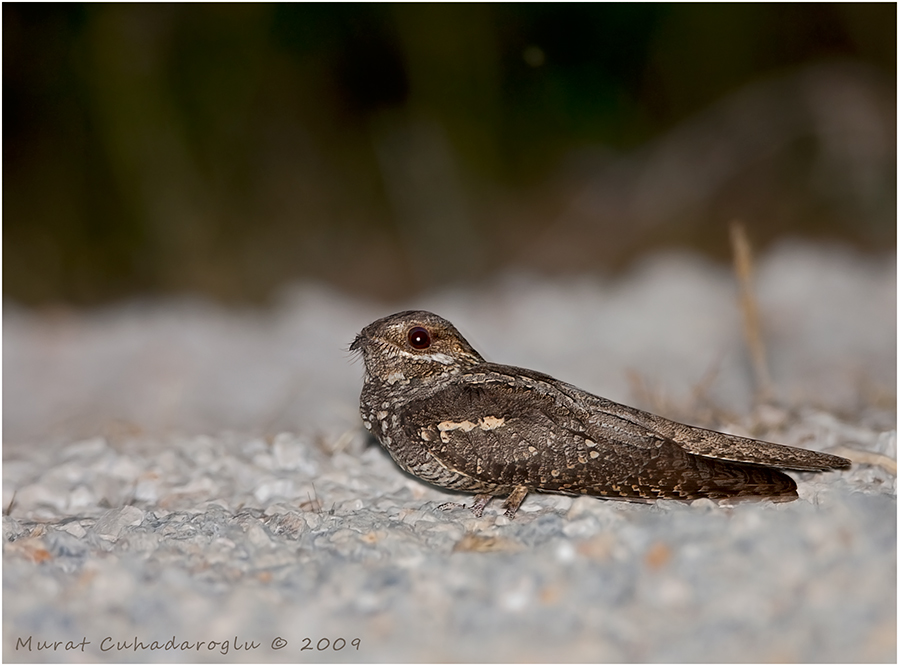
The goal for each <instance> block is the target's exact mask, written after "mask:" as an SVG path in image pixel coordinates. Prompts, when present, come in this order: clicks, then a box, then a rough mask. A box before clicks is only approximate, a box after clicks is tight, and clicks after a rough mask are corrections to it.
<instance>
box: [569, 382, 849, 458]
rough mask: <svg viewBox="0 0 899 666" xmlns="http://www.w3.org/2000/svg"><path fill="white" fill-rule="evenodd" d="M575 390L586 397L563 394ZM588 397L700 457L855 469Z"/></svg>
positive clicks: (595, 405)
mask: <svg viewBox="0 0 899 666" xmlns="http://www.w3.org/2000/svg"><path fill="white" fill-rule="evenodd" d="M572 390H573V391H576V392H578V393H579V394H584V392H583V391H580V389H577V388H575V387H573V386H570V385H565V386H563V387H562V391H563V392H565V393H569V392H572ZM586 395H588V396H589V398H588V399H587V402H588V403H589V404H590V407H591V410H592V411H597V410H598V411H601V412H603V413H604V414H608V415H610V416H614V417H616V418H620V419H624V420H626V421H630V422H631V423H635V424H638V425H641V426H643V427H645V428H647V429H649V430H651V431H652V432H655V433H658V434H659V435H660V436H662V437H665V438H667V439H670V440H672V441H674V442H676V443H677V444H679V445H680V446H681V447H683V448H684V450H686V451H687V452H689V453H692V454H694V455H697V456H704V457H706V458H714V459H716V460H727V461H732V462H740V463H748V464H752V465H766V466H769V467H777V468H779V469H790V470H797V471H810V472H820V471H825V470H829V469H845V468H847V467H849V466H850V465H851V462H850V461H849V460H847V459H846V458H841V457H839V456H834V455H831V454H829V453H821V452H819V451H811V450H809V449H801V448H798V447H795V446H787V445H785V444H775V443H773V442H765V441H762V440H759V439H751V438H749V437H740V436H738V435H728V434H725V433H721V432H716V431H715V430H706V429H705V428H698V427H696V426H690V425H685V424H683V423H677V422H676V421H671V420H669V419H666V418H663V417H661V416H656V415H655V414H651V413H649V412H644V411H642V410H640V409H636V408H634V407H628V406H627V405H622V404H619V403H617V402H612V401H611V400H606V399H605V398H600V397H598V396H594V395H590V394H586Z"/></svg>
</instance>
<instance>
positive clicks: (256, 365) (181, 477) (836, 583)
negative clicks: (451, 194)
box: [3, 245, 897, 662]
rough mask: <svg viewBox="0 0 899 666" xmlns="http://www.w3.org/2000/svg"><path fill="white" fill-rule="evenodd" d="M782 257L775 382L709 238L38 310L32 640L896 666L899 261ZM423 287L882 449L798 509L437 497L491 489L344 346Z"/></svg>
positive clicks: (23, 488) (554, 342)
mask: <svg viewBox="0 0 899 666" xmlns="http://www.w3.org/2000/svg"><path fill="white" fill-rule="evenodd" d="M757 271H758V272H757V287H758V297H759V305H760V308H761V313H762V322H763V328H764V332H765V337H766V341H767V343H768V354H769V361H770V365H771V374H772V377H773V380H774V384H775V390H776V396H777V400H776V403H775V404H773V405H766V406H753V403H752V379H751V373H750V366H749V362H748V355H747V354H746V352H745V345H744V342H743V337H742V324H741V319H740V312H739V309H738V307H737V299H736V288H735V285H734V281H733V279H732V277H731V274H730V272H729V271H728V270H727V269H726V268H724V267H720V266H716V265H713V264H710V263H708V262H706V261H704V260H702V259H698V258H696V257H694V256H691V255H679V254H669V255H664V256H659V257H655V258H652V259H648V260H646V261H645V262H644V263H643V264H641V265H640V266H637V267H635V268H634V269H633V270H632V271H631V272H630V273H629V274H628V275H626V276H624V277H622V278H620V279H617V280H602V279H598V278H595V277H589V278H588V277H581V278H577V279H575V278H559V279H554V280H547V279H538V278H536V277H533V276H526V275H506V276H505V277H503V278H502V279H499V280H496V281H495V282H493V283H491V284H488V285H481V286H479V287H478V288H476V289H475V288H471V289H462V288H459V289H456V290H453V291H446V292H442V293H436V294H431V295H429V296H427V297H422V298H419V299H416V300H415V301H414V302H409V303H399V304H393V305H387V306H385V305H378V304H374V303H368V302H359V301H355V300H353V299H351V298H348V297H346V296H343V295H340V294H336V293H333V292H331V291H329V290H328V289H326V288H323V287H316V286H301V287H297V288H295V289H294V290H292V291H291V292H289V293H285V295H284V297H283V298H282V299H281V300H280V302H279V303H278V305H277V306H275V307H273V308H271V309H268V310H257V311H230V310H225V309H222V308H219V307H215V306H212V305H209V304H207V303H203V302H192V301H179V302H168V301H166V302H158V303H133V304H129V305H122V306H117V307H113V308H109V309H105V310H101V311H93V312H66V311H56V312H51V313H47V312H43V313H34V312H30V311H27V310H22V309H19V308H16V307H13V306H10V305H8V304H7V306H6V307H5V308H4V321H3V341H4V345H3V379H4V389H5V390H4V392H3V407H4V409H3V427H4V437H3V439H4V450H3V504H4V508H5V514H6V515H4V520H3V529H4V558H3V565H4V566H3V585H4V595H3V601H4V604H3V620H4V622H3V647H4V652H3V657H4V659H5V660H7V661H49V662H53V661H57V662H58V661H112V662H122V661H125V662H132V661H133V662H147V661H154V662H155V661H187V662H192V661H253V662H260V661H261V662H268V661H354V662H357V661H361V662H388V661H550V662H559V661H562V662H566V661H663V662H681V661H703V662H718V661H741V662H761V661H827V662H881V661H884V662H895V660H896V584H897V581H896V466H895V465H896V430H895V428H896V262H895V255H890V256H888V257H884V258H880V259H872V258H870V257H863V256H859V255H855V254H853V253H851V252H849V251H847V250H842V249H838V248H821V247H812V246H806V245H783V246H781V247H779V248H777V249H776V250H774V251H773V252H771V253H769V254H767V255H765V256H764V257H762V259H761V261H760V262H759V265H758V267H757ZM407 307H424V308H426V309H430V310H433V311H435V312H437V313H438V314H440V315H442V316H444V317H446V318H448V319H450V321H452V322H453V323H455V324H456V326H457V327H458V328H459V329H460V330H461V331H462V333H463V334H464V335H466V337H468V339H469V340H470V341H471V342H472V343H473V345H474V346H475V347H476V348H477V349H478V350H479V351H480V352H481V353H482V354H483V355H484V356H486V357H487V358H489V359H491V360H495V361H499V362H503V363H510V364H515V365H524V366H527V367H531V368H534V369H537V370H542V371H544V372H549V373H550V374H553V375H555V376H557V377H560V378H563V379H565V380H567V381H571V382H573V383H575V384H577V385H579V386H581V387H582V388H585V389H587V390H591V391H594V392H596V393H599V394H601V395H605V396H606V397H609V398H612V399H617V400H621V401H623V402H628V403H630V404H635V405H637V406H642V407H646V408H651V409H653V410H655V411H659V412H661V413H663V414H664V415H667V416H671V417H674V418H679V419H682V420H687V421H691V422H694V423H697V424H699V425H711V426H715V427H720V428H723V429H728V430H730V431H733V432H742V433H749V434H754V435H757V436H761V437H764V438H768V439H771V440H774V441H779V442H783V443H785V444H793V445H798V446H807V447H810V448H814V449H818V450H832V451H836V452H838V453H841V454H843V455H847V454H848V455H851V456H852V457H853V458H854V459H856V460H857V461H859V462H857V464H855V465H854V466H853V469H852V470H850V471H848V472H831V473H827V474H822V475H817V476H815V475H796V478H797V479H798V481H799V490H800V499H799V500H797V501H795V502H791V503H785V504H774V503H770V502H758V503H743V504H737V505H735V506H719V505H717V504H714V503H712V502H710V501H708V500H700V501H697V502H693V503H692V504H689V505H687V504H681V503H677V502H659V503H656V504H654V505H650V504H645V505H644V504H628V503H620V502H604V501H600V500H596V499H593V498H578V499H575V500H572V499H571V498H565V497H554V496H533V495H532V496H530V497H529V498H528V499H527V500H526V501H525V503H524V505H523V506H522V509H521V511H520V512H519V514H518V515H517V516H516V518H515V520H514V521H511V522H510V521H509V520H507V519H506V518H505V517H504V516H502V515H501V512H500V510H499V507H498V506H493V505H490V506H489V507H488V509H487V511H486V513H485V515H484V516H483V517H482V518H480V519H477V518H474V516H472V515H471V514H470V512H468V511H466V510H454V511H450V512H441V511H437V510H435V507H436V506H437V504H439V503H441V502H443V501H446V500H448V499H453V500H462V501H465V500H466V498H465V497H460V496H453V495H450V494H448V493H444V492H441V491H439V490H437V489H434V488H431V487H429V486H426V485H424V484H422V483H420V482H418V481H416V480H415V479H413V478H411V477H409V476H407V475H405V474H404V473H402V472H401V471H399V469H398V468H397V467H396V466H395V465H394V464H393V463H392V462H391V461H390V459H389V458H388V457H387V456H386V455H385V454H384V453H383V452H382V451H381V449H380V448H379V447H377V445H370V443H369V442H368V440H367V439H366V438H365V436H364V434H363V432H362V430H361V428H360V421H359V418H358V413H357V407H356V406H357V398H358V392H359V389H360V388H361V366H360V364H359V363H358V362H353V359H352V356H350V355H349V354H348V353H347V352H346V351H345V350H346V346H347V344H348V343H349V342H350V341H351V340H352V338H353V336H354V335H355V333H356V332H357V331H358V330H359V329H360V328H361V327H362V326H364V325H365V324H367V323H369V322H370V321H372V320H373V319H375V318H377V317H380V316H383V315H385V314H388V313H389V312H391V311H395V310H399V309H404V308H407ZM355 639H358V641H356V644H355V645H354V644H353V641H354V640H355ZM135 641H137V643H138V646H137V649H136V650H135V649H134V642H135ZM211 642H214V643H211ZM251 643H252V644H255V645H256V647H253V645H250V644H251ZM341 646H342V647H341ZM304 647H308V648H310V649H307V650H304V649H303V648H304ZM335 647H340V648H341V649H338V650H335Z"/></svg>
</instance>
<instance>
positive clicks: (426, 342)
mask: <svg viewBox="0 0 899 666" xmlns="http://www.w3.org/2000/svg"><path fill="white" fill-rule="evenodd" d="M408 337H409V344H410V345H412V346H413V347H414V348H415V349H427V348H428V347H430V346H431V334H430V333H428V330H427V329H426V328H422V327H421V326H415V327H413V328H410V329H409V336H408Z"/></svg>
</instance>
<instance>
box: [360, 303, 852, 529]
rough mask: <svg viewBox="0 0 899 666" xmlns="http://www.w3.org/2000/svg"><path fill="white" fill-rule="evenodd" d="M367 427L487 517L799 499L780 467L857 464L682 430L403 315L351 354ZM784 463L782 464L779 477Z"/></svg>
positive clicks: (421, 473) (430, 319) (376, 326)
mask: <svg viewBox="0 0 899 666" xmlns="http://www.w3.org/2000/svg"><path fill="white" fill-rule="evenodd" d="M350 350H351V351H355V352H359V353H361V355H362V358H363V359H364V362H365V377H364V384H363V387H362V396H361V399H360V403H361V406H360V409H361V413H362V421H363V422H364V424H365V427H366V428H368V429H369V430H370V431H371V432H372V433H374V435H375V436H376V437H377V438H378V440H379V441H380V442H381V444H382V445H383V446H384V448H386V449H387V451H389V452H390V455H391V456H392V457H393V459H394V460H395V461H396V462H397V463H398V464H399V466H400V467H402V468H403V469H405V470H406V471H407V472H409V473H411V474H413V475H415V476H417V477H419V478H420V479H423V480H424V481H427V482H430V483H432V484H434V485H436V486H441V487H443V488H449V489H452V490H458V491H463V492H471V493H475V498H474V503H473V505H472V507H471V509H472V511H473V512H474V513H475V515H477V516H480V515H481V514H482V513H483V510H484V507H485V506H486V505H487V503H488V502H489V501H490V499H491V498H492V497H494V496H506V500H505V503H504V504H503V507H504V508H505V509H506V515H508V516H509V517H512V516H514V514H515V512H516V511H517V510H518V507H519V506H520V505H521V502H522V501H523V500H524V498H525V496H526V495H527V494H528V493H529V492H531V491H535V492H542V493H560V494H565V495H594V496H597V497H602V498H608V499H624V500H637V501H640V500H652V499H658V498H667V499H681V500H691V499H696V498H700V497H709V498H713V499H720V498H735V497H767V498H772V499H779V500H789V499H794V498H795V497H797V494H796V483H795V482H794V481H793V479H791V478H790V477H789V476H787V475H786V474H784V473H783V472H781V471H779V469H789V470H801V471H822V470H828V469H841V468H846V467H849V465H850V462H849V461H848V460H846V459H845V458H840V457H837V456H834V455H829V454H826V453H818V452H815V451H809V450H806V449H800V448H795V447H792V446H784V445H782V444H772V443H770V442H762V441H759V440H755V439H749V438H745V437H737V436H734V435H726V434H724V433H720V432H716V431H714V430H706V429H703V428H696V427H693V426H688V425H684V424H681V423H675V422H674V421H669V420H668V419H665V418H662V417H660V416H656V415H654V414H650V413H648V412H644V411H641V410H639V409H635V408H633V407H628V406H626V405H622V404H619V403H616V402H612V401H611V400H606V399H605V398H601V397H599V396H595V395H592V394H590V393H587V392H586V391H583V390H581V389H579V388H577V387H575V386H572V385H571V384H566V383H565V382H562V381H559V380H558V379H555V378H553V377H550V376H549V375H545V374H543V373H540V372H535V371H533V370H526V369H524V368H516V367H512V366H507V365H499V364H496V363H488V362H487V361H485V360H484V359H483V358H482V357H481V355H480V354H478V352H476V351H475V350H474V349H473V348H472V347H471V345H470V344H468V342H467V341H466V340H465V338H463V337H462V335H461V334H460V333H459V331H457V330H456V328H455V327H454V326H453V325H452V324H451V323H450V322H448V321H446V320H445V319H442V318H440V317H438V316H437V315H435V314H433V313H430V312H424V311H407V312H398V313H397V314H394V315H390V316H389V317H384V318H383V319H378V320H377V321H375V322H373V323H371V324H369V325H368V326H366V327H365V328H364V329H362V332H361V333H359V335H358V336H356V339H355V340H354V341H353V343H352V344H351V345H350ZM778 468H779V469H778Z"/></svg>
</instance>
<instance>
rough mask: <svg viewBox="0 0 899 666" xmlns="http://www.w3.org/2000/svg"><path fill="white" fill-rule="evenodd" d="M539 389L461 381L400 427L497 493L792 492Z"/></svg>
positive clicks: (546, 385) (533, 382) (500, 376)
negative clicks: (511, 489) (509, 489)
mask: <svg viewBox="0 0 899 666" xmlns="http://www.w3.org/2000/svg"><path fill="white" fill-rule="evenodd" d="M509 370H510V371H511V370H517V369H509ZM545 379H548V378H544V376H542V375H537V374H536V373H532V374H531V375H530V376H526V375H521V374H516V373H512V374H507V373H485V375H483V376H482V377H477V376H475V377H474V378H466V380H465V381H462V382H457V383H454V384H451V385H449V386H447V387H445V388H443V389H441V390H440V391H439V392H437V393H436V394H434V395H432V396H430V397H428V398H427V399H421V400H418V401H412V402H410V403H408V404H407V405H406V408H405V409H404V410H403V415H402V417H401V427H403V429H404V430H405V434H406V435H407V436H408V437H409V438H410V439H411V440H412V441H420V442H421V443H422V446H423V447H424V448H426V449H427V451H428V452H429V453H430V455H431V456H432V457H433V458H434V459H435V460H437V461H438V462H439V463H440V464H442V465H444V466H445V467H446V468H448V469H451V470H453V471H455V472H458V473H460V474H463V475H465V476H468V477H472V478H473V479H477V480H478V481H481V482H483V483H487V484H495V485H498V486H508V487H515V486H525V487H527V488H529V489H531V490H542V491H548V492H558V493H567V494H590V495H600V496H607V497H616V498H631V499H639V498H644V499H650V498H658V497H674V498H684V499H687V498H694V497H705V496H733V495H739V494H747V495H748V494H752V495H784V494H790V493H793V492H795V484H793V482H792V480H790V479H789V477H786V476H784V475H782V474H780V473H778V472H775V471H773V470H767V469H764V468H746V467H744V466H741V465H733V464H726V463H718V462H716V461H710V460H707V459H705V458H701V457H699V456H694V455H691V454H689V453H688V452H686V451H685V450H684V449H683V448H681V447H680V446H679V445H678V444H676V443H675V442H673V441H671V440H670V439H668V438H666V437H664V436H661V435H659V434H657V433H655V432H653V431H651V430H650V429H648V428H646V427H645V426H643V425H640V424H638V423H633V422H631V421H628V420H626V419H621V418H619V417H616V416H614V415H602V418H599V419H597V418H595V415H593V414H592V412H590V411H585V410H583V408H581V407H579V406H578V405H577V403H576V401H572V400H569V399H568V398H566V396H564V395H563V394H561V393H559V391H558V390H557V389H556V388H555V386H554V384H553V383H551V382H547V381H545ZM747 469H748V470H749V471H747ZM753 484H754V486H753ZM750 486H753V487H754V488H755V491H754V492H746V490H747V488H749V487H750Z"/></svg>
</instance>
